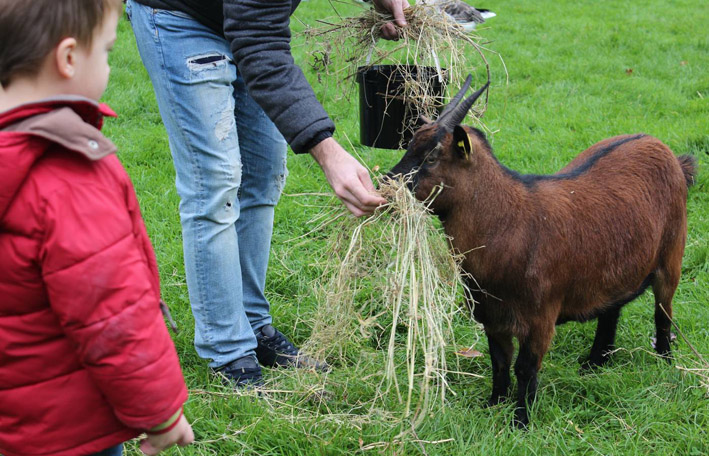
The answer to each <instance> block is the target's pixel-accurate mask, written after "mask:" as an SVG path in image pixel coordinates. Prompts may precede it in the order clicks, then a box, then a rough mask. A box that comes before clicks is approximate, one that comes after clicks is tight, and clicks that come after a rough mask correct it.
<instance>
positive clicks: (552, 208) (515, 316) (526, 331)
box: [389, 77, 696, 427]
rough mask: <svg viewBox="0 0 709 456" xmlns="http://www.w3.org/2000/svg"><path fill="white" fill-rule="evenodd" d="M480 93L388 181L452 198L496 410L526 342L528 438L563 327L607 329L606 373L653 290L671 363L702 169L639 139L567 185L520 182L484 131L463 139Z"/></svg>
mask: <svg viewBox="0 0 709 456" xmlns="http://www.w3.org/2000/svg"><path fill="white" fill-rule="evenodd" d="M470 79H471V78H470V77H468V80H467V81H466V84H465V86H464V88H463V89H462V90H461V91H460V93H459V94H458V95H456V97H454V99H453V101H452V102H451V104H450V105H449V106H448V107H446V109H444V110H443V112H442V113H441V115H440V116H439V118H438V120H437V121H436V122H430V123H427V124H426V125H424V126H422V127H421V128H420V129H419V130H418V131H417V132H416V133H415V134H414V137H413V139H412V141H411V143H410V144H409V147H408V150H407V151H406V154H405V155H404V157H403V158H402V159H401V161H400V162H399V163H398V164H397V165H396V166H395V167H394V168H393V169H392V171H391V172H390V173H389V175H390V176H396V175H402V176H403V175H407V174H410V173H412V172H413V174H412V177H411V181H410V187H411V188H412V190H413V191H414V193H415V195H416V197H417V198H418V199H421V200H423V199H426V198H427V197H428V196H429V195H430V194H431V193H432V192H433V191H434V189H435V188H437V187H439V186H441V187H442V190H441V191H440V193H439V194H438V196H437V197H436V198H435V200H434V201H433V203H432V204H431V207H432V209H433V211H434V213H435V214H436V215H437V216H438V217H439V218H440V219H441V221H442V223H443V227H444V230H445V232H446V233H447V234H448V235H449V236H450V237H451V238H452V241H451V242H452V245H453V248H454V249H455V250H456V251H458V252H461V253H463V254H464V260H463V269H464V271H466V272H468V273H470V275H472V277H474V281H473V280H470V281H469V284H468V285H469V288H470V294H471V295H472V296H470V297H469V298H470V299H474V301H475V307H474V317H475V319H476V320H478V321H479V322H481V323H482V324H483V326H484V328H485V333H486V335H487V338H488V342H489V349H490V358H491V361H492V395H491V397H490V400H489V403H490V404H491V405H494V404H497V403H498V402H500V401H501V400H502V399H504V398H505V397H506V396H507V395H508V393H509V389H510V374H509V370H510V365H511V362H512V356H513V351H514V348H513V345H512V338H513V337H516V338H517V339H518V341H519V354H518V356H517V361H516V362H515V374H516V376H517V383H518V392H517V408H516V411H515V420H514V423H515V424H516V425H517V426H518V427H526V425H527V424H528V422H529V417H528V413H527V405H528V404H530V403H531V402H532V401H533V400H534V397H535V394H536V390H537V372H538V370H539V368H540V367H541V362H542V358H543V357H544V354H545V353H546V352H547V350H548V348H549V344H550V342H551V339H552V336H553V335H554V331H555V325H557V324H560V323H563V322H566V321H571V320H574V321H586V320H589V319H592V318H598V327H597V330H596V336H595V340H594V342H593V346H592V348H591V353H590V356H589V358H588V360H587V361H586V362H585V363H584V366H585V367H593V366H600V365H602V364H604V363H605V362H606V361H607V360H608V356H609V352H611V351H612V350H613V349H614V341H615V334H616V326H617V323H618V317H619V315H620V309H621V307H622V306H623V305H625V304H627V303H628V302H630V301H632V300H633V299H635V298H636V297H637V296H639V295H640V294H641V293H643V291H644V290H645V289H646V288H647V287H648V286H652V288H653V291H654V293H655V327H656V331H657V334H656V338H657V341H656V347H655V348H656V350H657V352H658V353H659V354H660V355H662V356H665V357H667V358H668V359H669V357H670V326H671V321H670V318H671V316H672V297H673V295H674V292H675V289H676V288H677V285H678V283H679V279H680V269H681V264H682V255H683V253H684V245H685V239H686V234H687V215H686V201H687V188H688V187H689V186H690V185H691V184H692V183H693V179H694V176H695V174H696V162H695V159H694V158H693V157H691V156H686V155H685V156H681V157H679V158H678V157H676V156H675V155H674V154H673V153H672V151H671V150H670V149H669V148H668V147H667V146H666V145H665V144H663V143H662V142H660V141H659V140H658V139H656V138H653V137H651V136H647V135H643V134H637V135H625V136H616V137H613V138H609V139H606V140H604V141H601V142H599V143H598V144H595V145H593V146H592V147H590V148H589V149H587V150H586V151H584V152H583V153H581V154H580V155H579V156H578V157H576V158H575V159H574V160H573V161H572V162H571V163H570V164H569V165H568V166H566V167H565V168H564V169H562V170H561V171H559V172H558V173H556V174H552V175H521V174H518V173H517V172H515V171H512V170H510V169H508V168H506V167H505V166H503V165H502V164H500V163H499V162H498V161H497V159H496V158H495V156H494V155H493V153H492V149H491V147H490V144H489V143H488V142H487V139H486V138H485V135H484V134H483V133H482V132H481V131H480V130H477V129H475V128H471V127H465V126H460V125H459V123H460V122H461V121H462V119H463V118H464V117H465V115H466V113H467V111H468V110H469V109H470V107H471V106H472V105H473V103H474V102H475V100H476V99H477V98H478V97H479V96H480V95H481V94H482V93H483V91H484V90H485V89H486V88H487V84H486V85H485V86H484V87H483V88H482V89H480V90H478V91H477V92H476V93H475V94H473V95H472V96H471V97H469V98H468V99H466V100H464V101H463V102H462V103H460V104H459V102H460V100H461V98H462V97H463V95H464V94H465V92H466V91H467V89H468V87H469V86H470ZM481 247H483V248H481Z"/></svg>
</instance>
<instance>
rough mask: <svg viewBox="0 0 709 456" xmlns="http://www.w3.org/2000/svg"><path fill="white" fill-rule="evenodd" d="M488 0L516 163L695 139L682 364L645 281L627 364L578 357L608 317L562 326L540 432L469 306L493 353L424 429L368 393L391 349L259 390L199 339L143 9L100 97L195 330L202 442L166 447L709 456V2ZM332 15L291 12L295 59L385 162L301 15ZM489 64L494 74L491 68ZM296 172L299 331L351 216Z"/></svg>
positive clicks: (455, 379) (285, 294)
mask: <svg viewBox="0 0 709 456" xmlns="http://www.w3.org/2000/svg"><path fill="white" fill-rule="evenodd" d="M334 4H335V5H336V7H337V8H338V10H341V11H345V12H347V11H353V10H352V8H348V7H347V6H346V5H344V6H343V5H340V4H339V3H334ZM479 6H481V7H487V8H490V9H492V10H493V11H495V12H496V13H497V14H498V17H496V18H494V19H491V20H490V21H489V22H488V24H486V27H485V28H484V29H483V30H480V31H479V34H480V35H481V36H483V37H484V38H485V39H486V40H487V41H489V43H488V44H487V47H488V48H490V49H491V50H494V51H495V52H497V53H499V55H500V56H501V57H502V58H503V59H504V64H505V66H503V64H502V62H501V60H500V59H499V58H497V57H495V56H494V55H491V56H490V57H491V58H490V62H491V68H490V70H491V83H492V85H491V90H490V98H489V104H488V107H487V111H486V113H485V117H484V121H485V124H486V126H487V127H488V128H489V129H490V130H491V131H493V132H494V134H492V135H491V136H490V137H489V139H490V142H491V144H492V145H493V147H494V149H495V151H496V155H497V156H498V158H499V159H500V161H501V162H502V163H504V164H505V165H507V166H509V167H510V168H513V169H515V170H518V171H520V172H523V173H553V172H555V171H557V170H558V169H560V168H561V167H563V166H564V165H565V164H566V163H567V162H568V161H570V160H571V159H572V158H573V157H574V156H575V155H576V154H578V153H579V152H581V151H582V150H584V149H586V148H587V147H589V146H590V145H592V144H593V143H595V142H597V141H600V140H602V139H604V138H607V137H610V136H613V135H618V134H625V133H638V132H643V133H647V134H650V135H653V136H656V137H657V138H659V139H661V140H662V141H663V142H665V143H666V144H667V145H668V146H669V147H670V148H671V149H672V150H673V151H674V152H675V153H676V154H678V155H679V154H693V155H695V156H696V157H697V158H698V160H699V165H700V174H699V179H698V182H697V184H696V185H695V186H694V187H693V188H691V190H690V193H689V203H688V217H689V234H688V240H687V248H686V252H685V257H684V263H683V270H682V280H681V283H680V285H679V288H678V290H677V294H676V295H675V301H674V318H675V322H676V323H677V325H678V326H679V328H680V329H681V331H682V333H683V334H684V336H685V337H686V340H687V341H689V343H687V341H685V340H684V339H682V338H680V339H679V340H678V341H677V344H676V345H675V346H674V347H673V349H674V353H675V355H676V360H675V363H674V365H672V366H670V365H668V364H667V363H665V362H664V361H662V360H659V359H658V358H657V357H656V356H654V355H653V354H652V352H651V348H650V337H651V335H652V333H653V327H654V324H653V304H652V302H653V300H652V296H651V292H649V291H648V292H647V293H646V294H645V295H644V296H642V297H641V298H639V299H638V300H637V301H635V302H633V303H631V304H629V305H628V306H627V307H626V308H625V309H624V311H623V314H622V316H621V321H620V324H619V328H618V338H617V346H618V347H619V348H620V350H619V351H618V352H617V353H616V354H615V359H614V362H612V363H611V364H610V365H609V366H607V367H604V368H603V369H601V370H599V371H597V372H595V373H592V374H587V375H583V376H581V375H579V373H578V368H579V358H580V357H582V356H584V355H586V354H587V352H588V350H589V348H590V346H591V343H592V338H593V334H594V331H595V324H594V323H587V324H578V323H567V324H565V325H563V326H560V327H558V328H557V334H556V336H555V338H554V341H553V343H552V347H551V349H550V351H549V353H548V354H547V356H546V357H545V359H544V362H543V368H542V371H541V372H540V388H539V393H538V397H537V402H536V403H535V404H534V406H533V408H532V414H531V420H532V424H531V426H530V429H529V430H528V431H527V432H519V431H514V430H512V428H511V427H510V425H509V424H510V420H511V417H512V409H513V406H512V405H501V406H497V407H493V408H483V405H484V403H485V401H486V399H487V397H488V395H489V392H490V382H491V380H490V377H491V370H490V367H489V360H488V358H487V343H486V342H485V339H484V337H483V338H482V339H479V338H480V333H479V331H478V330H477V329H476V328H475V325H474V323H473V322H471V321H469V320H468V319H466V318H465V317H464V316H463V315H462V314H461V315H459V316H458V317H456V319H455V327H454V331H455V334H456V340H457V344H458V346H466V345H471V344H474V343H475V344H476V348H477V349H479V350H480V351H481V352H483V353H484V354H485V355H486V356H485V357H482V358H475V359H462V360H458V361H459V362H460V369H461V370H463V371H466V372H469V373H475V374H478V375H480V376H482V377H480V378H478V377H472V376H465V375H455V374H451V375H450V378H449V382H450V385H451V390H452V391H451V392H450V393H449V394H448V396H447V402H446V404H445V407H443V408H442V409H441V410H439V411H438V412H437V413H435V415H432V416H430V417H428V418H427V419H426V420H425V421H424V423H423V424H422V425H421V426H420V427H418V428H416V429H415V430H411V429H410V426H409V425H408V424H407V422H406V421H402V420H400V419H399V416H400V414H401V411H402V410H403V405H402V404H400V403H398V401H395V400H390V401H386V402H383V403H379V404H378V405H377V406H376V407H373V406H371V404H372V402H371V400H372V397H373V396H374V395H376V394H377V387H376V385H374V386H372V385H371V384H370V383H369V382H367V381H365V380H366V379H367V378H368V377H369V376H372V375H375V374H377V373H378V372H379V371H381V370H382V369H383V366H382V365H381V364H380V363H379V361H380V360H381V356H379V354H378V353H377V350H376V349H375V348H374V347H369V348H366V347H364V348H363V353H362V357H361V358H358V361H357V362H352V363H339V364H338V365H337V366H336V369H335V370H334V371H333V372H332V373H331V374H329V375H327V376H322V375H319V374H314V373H297V374H294V373H290V372H284V371H279V370H269V369H266V370H265V371H264V373H265V377H266V379H267V381H268V385H269V389H271V390H273V392H270V393H267V394H266V395H264V396H262V397H258V396H255V395H253V394H247V395H243V394H235V393H234V392H232V391H230V390H229V389H227V388H225V387H223V386H222V385H221V384H220V383H219V381H218V380H216V379H215V378H214V377H213V376H211V375H210V373H209V370H208V369H207V366H206V362H205V361H203V360H201V359H199V358H198V357H197V355H196V354H195V352H194V349H193V346H192V337H193V332H192V315H191V312H190V308H189V299H188V294H187V287H186V285H185V277H184V268H183V264H182V247H181V234H180V225H179V217H178V202H179V200H178V197H177V194H176V191H175V188H174V171H173V168H172V161H171V158H170V152H169V149H168V142H167V137H166V134H165V131H164V129H163V127H162V124H161V121H160V116H159V114H158V110H157V105H156V102H155V97H154V94H153V91H152V87H151V85H150V81H149V79H148V76H147V73H146V72H145V70H144V69H143V67H142V64H141V62H140V58H139V56H138V52H137V49H136V46H135V41H134V38H133V35H132V32H131V30H130V25H129V24H128V23H127V22H126V21H125V20H122V21H121V23H120V25H119V40H118V43H117V45H116V48H115V50H114V52H113V53H112V56H111V64H112V68H113V71H112V76H111V82H110V84H109V88H108V90H107V92H106V94H105V96H104V99H103V101H105V102H107V103H108V104H109V105H111V106H112V107H113V108H114V109H115V110H116V111H117V112H118V113H119V118H118V119H110V120H108V121H107V123H106V127H105V132H106V134H107V135H108V136H109V137H110V138H111V139H112V140H113V141H114V142H115V143H116V144H117V145H118V147H119V157H120V158H121V160H122V162H123V163H124V165H125V167H126V168H127V170H128V172H129V174H130V175H131V177H132V179H133V182H134V185H135V188H136V191H137V193H138V197H139V199H140V202H141V206H142V210H143V214H144V217H145V220H146V223H147V226H148V231H149V234H150V236H151V239H152V241H153V244H154V246H155V250H156V254H157V257H158V263H159V265H160V273H161V279H162V288H163V295H164V298H165V301H166V302H168V303H169V305H170V306H171V308H172V309H173V314H174V316H175V318H176V320H177V321H178V324H179V325H180V328H181V331H180V332H179V333H178V334H176V335H175V336H174V340H175V343H176V346H177V350H178V352H179V354H180V357H181V360H182V363H183V370H184V374H185V377H186V379H187V383H188V386H189V388H190V390H191V395H190V400H189V402H188V403H187V407H186V415H187V416H188V417H189V419H190V420H191V421H192V423H193V427H194V430H195V436H196V439H197V441H196V443H195V445H193V446H191V447H188V448H185V449H179V450H177V449H173V450H170V451H169V452H168V454H185V455H237V454H245V455H252V454H253V455H255V454H259V455H282V454H283V455H301V454H302V455H310V454H316V455H319V454H324V455H329V454H352V453H363V454H368V453H372V454H379V453H383V454H427V455H463V454H466V455H467V454H501V455H516V454H520V455H528V454H540V455H547V454H613V455H620V454H622V455H625V454H629V455H633V454H638V455H645V454H649V453H655V454H678V455H704V454H709V391H708V389H707V388H708V387H707V385H706V384H704V385H702V383H701V379H700V377H699V376H697V375H693V374H691V373H688V372H686V371H684V370H681V369H678V367H685V368H691V367H697V365H696V364H695V363H696V362H698V357H697V356H696V355H695V354H694V352H693V348H694V349H696V350H697V351H698V352H699V353H700V354H702V355H703V356H704V358H705V359H709V192H708V191H709V178H708V177H707V173H706V170H707V169H708V168H707V165H709V132H708V130H707V126H708V125H709V100H708V98H709V64H708V63H707V55H709V35H707V34H706V32H705V31H704V30H705V29H706V24H707V23H709V8H707V7H706V6H705V5H703V2H698V1H690V0H677V1H669V0H668V1H660V0H649V1H639V0H632V1H626V2H610V1H591V0H578V1H575V2H557V1H551V0H540V1H535V2H514V1H509V0H501V1H496V2H492V3H489V4H487V3H486V4H479ZM333 16H334V11H333V6H332V4H331V2H329V1H327V0H310V1H308V2H303V3H302V4H301V6H300V7H299V8H298V10H297V11H296V14H295V16H294V19H293V21H292V29H293V31H294V49H293V53H294V56H295V59H296V61H297V62H298V63H299V64H300V65H301V67H302V68H303V70H304V72H305V74H306V76H307V77H308V78H309V80H310V81H311V83H312V84H313V86H314V88H315V91H316V93H317V95H318V97H319V99H320V100H321V101H322V103H323V105H324V106H325V108H326V109H327V110H328V112H329V113H330V114H331V116H332V118H333V119H334V120H335V123H336V124H337V125H338V130H337V132H336V137H337V139H338V140H340V141H341V143H343V144H345V145H346V147H348V148H349V149H350V150H351V151H352V152H356V153H357V154H358V156H360V157H361V159H362V161H363V162H365V163H366V164H367V165H368V166H370V167H374V166H380V167H381V169H382V170H386V169H388V168H390V167H391V166H392V165H393V164H395V163H396V162H397V161H398V158H399V157H400V155H401V154H400V153H399V152H396V151H386V150H379V149H372V148H369V147H365V146H362V145H361V144H360V143H359V125H358V121H359V119H358V100H357V97H356V93H355V92H354V89H355V87H354V82H353V81H352V80H351V79H347V80H345V81H342V80H341V78H340V77H339V76H337V75H334V74H327V73H325V72H323V71H322V70H321V69H318V68H317V66H316V65H314V63H315V62H314V58H313V55H312V52H313V51H314V50H317V48H316V47H314V46H315V45H314V44H313V43H312V42H306V40H305V39H304V34H303V33H302V32H303V31H304V30H305V29H306V27H308V26H315V25H316V19H318V18H325V17H329V18H332V17H333ZM471 60H472V56H471ZM335 64H337V62H335ZM505 67H506V69H507V73H506V72H505ZM472 70H474V71H475V72H476V74H478V75H479V74H482V73H479V72H480V70H481V69H480V68H475V69H472ZM289 170H290V175H289V177H288V183H287V185H286V188H285V194H284V196H283V197H282V199H281V202H280V203H279V205H278V207H277V208H276V227H275V233H274V241H273V248H272V255H271V264H270V270H269V274H268V279H267V280H268V281H267V294H268V297H269V299H270V300H271V302H272V310H273V311H272V313H273V315H274V320H275V322H276V324H277V326H278V327H279V328H280V329H281V330H283V331H284V332H285V333H286V334H288V335H291V336H292V338H293V340H294V341H295V342H297V343H298V344H301V343H303V342H304V341H306V340H307V339H308V337H309V335H310V333H311V329H312V325H311V322H312V319H313V316H314V315H315V314H316V313H317V312H318V309H319V308H318V305H319V302H318V297H317V295H316V294H315V293H314V290H316V289H317V288H318V287H319V286H320V278H321V274H322V272H323V267H324V262H326V261H327V257H326V247H327V240H328V238H329V237H331V236H333V235H335V234H337V233H335V232H334V230H335V229H336V228H335V226H334V225H332V226H326V227H324V228H323V229H319V230H315V228H317V227H318V224H317V222H315V220H317V218H318V216H319V215H320V214H321V213H322V212H323V210H325V209H326V208H327V207H330V205H331V204H332V202H331V198H329V197H328V196H323V193H327V192H329V187H327V184H326V182H325V180H324V177H323V176H322V173H321V172H320V171H319V168H318V167H317V165H316V164H315V162H314V160H312V159H311V158H310V157H308V156H295V155H293V154H291V155H290V157H289ZM619 216H622V215H619ZM313 230H315V231H313ZM690 344H691V346H690ZM455 348H457V347H451V353H450V356H451V360H454V358H455V355H454V354H453V351H454V350H455ZM704 369H705V371H704V372H705V373H706V366H705V367H704ZM404 431H405V432H404ZM402 432H403V433H402ZM127 453H128V454H129V455H138V454H140V452H139V451H138V450H137V445H136V443H135V442H131V443H129V444H128V445H127Z"/></svg>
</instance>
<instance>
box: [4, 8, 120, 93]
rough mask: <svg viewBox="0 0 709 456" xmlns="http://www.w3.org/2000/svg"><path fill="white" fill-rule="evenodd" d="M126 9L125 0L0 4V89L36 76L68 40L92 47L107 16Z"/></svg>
mask: <svg viewBox="0 0 709 456" xmlns="http://www.w3.org/2000/svg"><path fill="white" fill-rule="evenodd" d="M122 8H123V2H122V0H0V85H2V86H3V87H7V86H8V85H9V84H10V81H11V80H12V79H13V78H14V77H16V76H18V75H34V74H36V73H37V72H38V71H39V69H40V67H41V66H42V63H43V62H44V59H45V57H47V55H49V53H50V52H51V51H52V49H54V47H55V46H56V45H57V44H59V42H60V41H61V40H63V39H64V38H68V37H73V38H76V40H77V41H78V42H79V43H80V44H81V45H84V46H91V41H92V39H93V36H94V32H95V31H96V29H97V28H99V27H100V26H101V24H103V21H104V18H105V17H106V13H107V12H108V11H110V10H116V11H121V10H122Z"/></svg>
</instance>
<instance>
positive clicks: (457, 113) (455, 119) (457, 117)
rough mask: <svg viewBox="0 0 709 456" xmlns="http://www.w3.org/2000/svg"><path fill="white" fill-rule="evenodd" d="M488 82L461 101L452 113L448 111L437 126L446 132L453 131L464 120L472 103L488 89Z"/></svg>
mask: <svg viewBox="0 0 709 456" xmlns="http://www.w3.org/2000/svg"><path fill="white" fill-rule="evenodd" d="M489 85H490V81H487V82H486V83H485V85H484V86H482V87H481V88H480V89H479V90H478V91H477V92H475V93H474V94H472V95H470V96H469V97H468V98H466V99H465V100H463V101H462V102H461V103H460V104H459V105H458V106H456V107H455V108H454V109H453V110H452V111H450V112H449V113H448V114H447V115H446V117H445V118H444V119H443V120H440V119H439V121H438V124H439V125H440V126H442V127H443V128H445V129H446V130H448V131H451V130H453V127H455V126H456V125H459V124H460V122H461V121H462V120H463V119H464V118H465V115H466V114H467V113H468V111H469V110H470V108H471V106H473V103H475V101H476V100H477V99H478V98H480V95H482V93H483V92H484V91H485V90H486V89H487V88H488V86H489Z"/></svg>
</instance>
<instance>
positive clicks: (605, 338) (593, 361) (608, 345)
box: [581, 306, 620, 369]
mask: <svg viewBox="0 0 709 456" xmlns="http://www.w3.org/2000/svg"><path fill="white" fill-rule="evenodd" d="M618 318H620V306H614V307H612V308H610V309H608V310H606V311H605V312H604V313H602V314H601V315H599V316H598V326H596V337H595V338H594V339H593V346H592V347H591V354H590V355H589V357H588V360H586V361H585V362H584V363H583V364H582V366H581V367H582V368H584V369H588V368H593V367H597V366H602V365H604V364H605V363H607V362H608V360H609V359H610V352H612V351H613V350H614V349H615V334H616V329H617V328H618Z"/></svg>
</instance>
